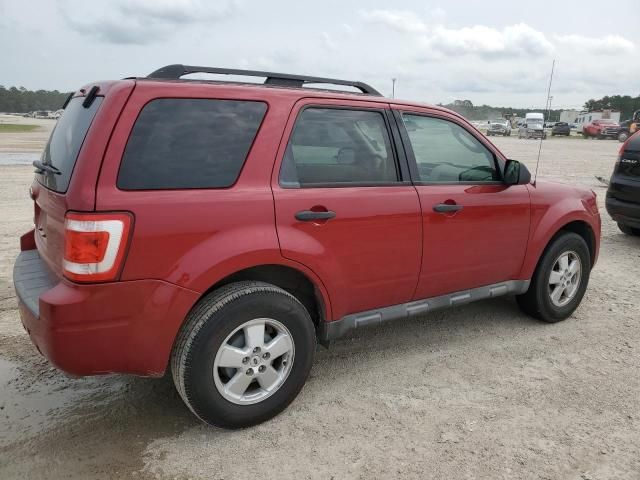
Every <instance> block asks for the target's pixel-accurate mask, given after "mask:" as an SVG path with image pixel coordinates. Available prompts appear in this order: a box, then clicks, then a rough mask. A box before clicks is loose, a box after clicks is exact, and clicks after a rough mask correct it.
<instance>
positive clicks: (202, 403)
mask: <svg viewBox="0 0 640 480" xmlns="http://www.w3.org/2000/svg"><path fill="white" fill-rule="evenodd" d="M315 344H316V338H315V330H314V327H313V322H312V320H311V318H310V317H309V313H308V312H307V310H306V309H305V307H304V306H303V305H302V304H301V303H300V302H299V301H298V300H297V299H296V298H295V297H294V296H292V295H290V294H289V293H287V292H286V291H284V290H282V289H280V288H278V287H276V286H274V285H270V284H268V283H263V282H252V281H246V282H237V283H232V284H229V285H226V286H224V287H222V288H220V289H219V290H216V291H214V292H213V293H211V294H209V295H208V296H206V297H204V298H203V299H202V300H201V301H200V303H198V304H197V305H196V307H194V309H193V310H192V312H191V313H190V314H189V316H188V318H187V320H186V322H185V324H184V326H183V327H182V329H181V331H180V333H179V336H178V339H177V340H176V344H175V345H174V349H173V352H172V355H171V371H172V374H173V380H174V383H175V385H176V388H177V390H178V392H179V393H180V396H181V397H182V399H183V400H184V402H185V404H186V405H187V406H188V407H189V409H190V410H191V411H192V412H193V413H194V414H195V415H196V416H197V417H198V418H200V419H201V420H202V421H204V422H206V423H208V424H211V425H216V426H219V427H223V428H242V427H248V426H251V425H255V424H258V423H261V422H264V421H266V420H268V419H270V418H272V417H274V416H275V415H277V414H278V413H280V412H281V411H282V410H284V409H285V408H286V407H287V406H288V405H289V404H290V403H291V402H292V401H293V399H294V398H295V397H296V396H297V395H298V393H299V392H300V390H301V389H302V386H303V385H304V383H305V381H306V379H307V377H308V375H309V372H310V371H311V366H312V364H313V357H314V354H315Z"/></svg>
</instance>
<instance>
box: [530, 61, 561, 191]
mask: <svg viewBox="0 0 640 480" xmlns="http://www.w3.org/2000/svg"><path fill="white" fill-rule="evenodd" d="M555 66H556V60H555V58H554V59H553V63H552V64H551V76H550V77H549V88H547V103H546V104H545V107H544V108H545V109H546V110H547V121H548V120H549V115H551V83H552V82H553V70H554V69H555ZM544 137H545V132H544V118H543V119H542V135H540V145H539V146H538V160H536V172H535V174H534V175H533V185H534V186H535V185H536V182H537V181H538V165H540V153H541V152H542V139H543V138H544Z"/></svg>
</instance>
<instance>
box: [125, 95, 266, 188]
mask: <svg viewBox="0 0 640 480" xmlns="http://www.w3.org/2000/svg"><path fill="white" fill-rule="evenodd" d="M266 110H267V105H266V104H265V103H263V102H254V101H240V100H211V99H185V98H162V99H157V100H153V101H151V102H149V103H148V104H147V105H145V107H144V108H143V109H142V111H141V112H140V115H139V117H138V119H137V120H136V123H135V125H134V127H133V130H132V132H131V136H130V137H129V141H128V142H127V146H126V149H125V152H124V155H123V158H122V163H121V165H120V171H119V173H118V182H117V185H118V188H120V189H123V190H159V189H190V188H224V187H229V186H231V185H233V184H234V183H235V181H236V180H237V178H238V176H239V174H240V170H241V169H242V166H243V164H244V161H245V159H246V158H247V155H248V153H249V150H250V149H251V145H252V144H253V140H254V138H255V136H256V133H257V132H258V128H259V127H260V124H261V123H262V119H263V117H264V115H265V112H266Z"/></svg>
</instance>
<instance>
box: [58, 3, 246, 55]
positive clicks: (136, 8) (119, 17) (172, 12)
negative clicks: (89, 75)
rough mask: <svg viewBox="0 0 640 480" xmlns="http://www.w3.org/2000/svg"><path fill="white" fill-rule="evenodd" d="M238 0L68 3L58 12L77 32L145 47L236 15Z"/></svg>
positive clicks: (103, 39)
mask: <svg viewBox="0 0 640 480" xmlns="http://www.w3.org/2000/svg"><path fill="white" fill-rule="evenodd" d="M236 8H237V2H236V1H235V0H230V1H226V0H225V1H221V2H207V1H205V0H116V1H113V2H109V3H108V4H106V5H104V6H100V4H94V3H87V2H80V1H78V0H71V1H66V2H64V3H62V4H60V6H59V11H60V13H61V15H62V17H63V18H64V19H65V21H66V22H67V24H68V25H69V26H70V27H71V28H72V29H73V30H74V31H76V32H77V33H80V34H82V35H85V36H90V37H94V38H96V39H98V40H100V41H103V42H107V43H115V44H138V45H145V44H149V43H152V42H155V41H158V40H163V39H167V38H169V37H170V36H172V35H173V34H175V33H176V31H177V29H179V28H188V27H189V26H193V25H197V24H200V25H203V24H211V23H212V22H217V21H220V20H223V19H225V18H228V17H229V16H231V15H232V14H233V13H235V11H236Z"/></svg>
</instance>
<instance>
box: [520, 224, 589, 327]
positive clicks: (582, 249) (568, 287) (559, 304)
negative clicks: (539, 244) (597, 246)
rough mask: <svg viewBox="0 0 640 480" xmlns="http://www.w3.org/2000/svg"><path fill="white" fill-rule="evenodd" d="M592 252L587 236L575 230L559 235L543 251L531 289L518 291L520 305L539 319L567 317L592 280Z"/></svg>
mask: <svg viewBox="0 0 640 480" xmlns="http://www.w3.org/2000/svg"><path fill="white" fill-rule="evenodd" d="M590 273H591V256H590V254H589V247H587V244H586V242H585V241H584V239H583V238H582V237H581V236H580V235H578V234H576V233H572V232H563V233H561V234H560V235H558V236H557V237H556V238H555V239H554V240H553V241H552V243H551V244H550V245H549V246H548V247H547V249H546V251H545V253H544V254H543V255H542V258H541V259H540V261H539V263H538V266H537V267H536V271H535V273H534V275H533V278H532V280H531V285H530V286H529V290H527V292H526V293H524V294H523V295H518V296H517V297H516V298H517V301H518V305H519V306H520V308H521V309H522V310H523V311H524V312H525V313H527V314H528V315H531V316H532V317H535V318H537V319H539V320H542V321H545V322H549V323H555V322H559V321H561V320H564V319H566V318H567V317H569V315H571V314H572V313H573V312H574V310H575V309H576V308H577V307H578V305H580V302H581V301H582V297H583V296H584V292H585V291H586V289H587V284H588V283H589V275H590Z"/></svg>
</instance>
